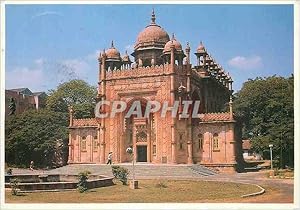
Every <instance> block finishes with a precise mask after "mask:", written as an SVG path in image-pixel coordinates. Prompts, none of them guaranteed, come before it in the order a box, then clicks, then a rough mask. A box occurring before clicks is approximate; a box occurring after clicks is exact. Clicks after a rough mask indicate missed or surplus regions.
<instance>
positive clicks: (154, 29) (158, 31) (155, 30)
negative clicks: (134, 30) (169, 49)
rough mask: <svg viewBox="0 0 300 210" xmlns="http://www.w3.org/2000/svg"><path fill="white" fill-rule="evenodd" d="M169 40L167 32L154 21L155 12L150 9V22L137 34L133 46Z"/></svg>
mask: <svg viewBox="0 0 300 210" xmlns="http://www.w3.org/2000/svg"><path fill="white" fill-rule="evenodd" d="M169 40H170V37H169V35H168V33H167V32H166V31H165V30H164V29H163V28H161V27H160V26H159V25H157V24H156V23H155V14H154V11H152V18H151V23H150V25H148V26H146V28H145V29H144V30H143V31H141V32H140V33H139V34H138V36H137V39H136V45H135V47H136V48H137V47H138V46H139V45H143V44H144V43H149V42H159V43H167V42H168V41H169Z"/></svg>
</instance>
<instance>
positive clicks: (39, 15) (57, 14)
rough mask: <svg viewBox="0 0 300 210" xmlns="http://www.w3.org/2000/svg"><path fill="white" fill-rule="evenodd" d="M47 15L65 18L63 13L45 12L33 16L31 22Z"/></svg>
mask: <svg viewBox="0 0 300 210" xmlns="http://www.w3.org/2000/svg"><path fill="white" fill-rule="evenodd" d="M45 15H56V16H63V15H62V14H61V13H59V12H55V11H44V12H40V13H37V14H35V15H33V16H32V17H31V20H32V19H34V18H37V17H41V16H45Z"/></svg>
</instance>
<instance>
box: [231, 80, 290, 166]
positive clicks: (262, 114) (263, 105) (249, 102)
mask: <svg viewBox="0 0 300 210" xmlns="http://www.w3.org/2000/svg"><path fill="white" fill-rule="evenodd" d="M293 93H294V76H293V75H292V76H291V77H289V78H284V77H278V76H272V77H267V78H260V77H259V78H256V79H254V80H248V81H247V82H245V83H244V85H243V87H242V89H241V90H240V91H239V92H238V93H237V94H235V98H234V112H235V115H236V116H237V118H238V119H239V121H240V122H242V123H243V125H242V127H243V138H250V139H251V143H252V148H253V149H254V150H255V151H256V152H259V153H263V152H265V151H269V147H268V146H269V144H273V145H274V147H273V151H274V158H275V159H277V160H279V161H280V166H281V167H284V166H285V165H290V166H292V165H293V151H294V150H293V148H294V102H293V98H294V95H293Z"/></svg>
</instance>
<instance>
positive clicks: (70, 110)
mask: <svg viewBox="0 0 300 210" xmlns="http://www.w3.org/2000/svg"><path fill="white" fill-rule="evenodd" d="M69 114H70V116H69V119H70V122H69V126H70V127H72V126H73V124H74V109H73V106H69Z"/></svg>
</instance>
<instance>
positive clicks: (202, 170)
mask: <svg viewBox="0 0 300 210" xmlns="http://www.w3.org/2000/svg"><path fill="white" fill-rule="evenodd" d="M189 167H190V169H191V170H193V171H194V172H195V173H198V174H200V175H202V176H211V175H216V174H217V172H215V171H213V170H211V169H209V168H206V167H204V166H202V165H198V164H197V165H196V164H195V165H192V166H189Z"/></svg>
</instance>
